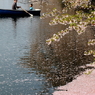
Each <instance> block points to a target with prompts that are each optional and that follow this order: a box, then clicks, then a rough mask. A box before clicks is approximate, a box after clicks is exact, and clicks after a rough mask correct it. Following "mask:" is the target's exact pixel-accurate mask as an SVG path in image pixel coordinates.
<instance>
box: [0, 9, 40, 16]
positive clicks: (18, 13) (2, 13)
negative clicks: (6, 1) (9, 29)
mask: <svg viewBox="0 0 95 95" xmlns="http://www.w3.org/2000/svg"><path fill="white" fill-rule="evenodd" d="M26 11H27V12H26ZM26 11H24V10H11V9H0V17H6V16H7V17H13V16H15V17H19V16H29V14H32V15H33V16H40V12H41V10H40V9H35V10H26Z"/></svg>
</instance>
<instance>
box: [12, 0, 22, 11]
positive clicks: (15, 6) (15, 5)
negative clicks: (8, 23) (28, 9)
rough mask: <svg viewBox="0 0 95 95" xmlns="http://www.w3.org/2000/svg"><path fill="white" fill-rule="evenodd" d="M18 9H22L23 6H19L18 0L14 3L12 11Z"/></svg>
mask: <svg viewBox="0 0 95 95" xmlns="http://www.w3.org/2000/svg"><path fill="white" fill-rule="evenodd" d="M17 8H21V6H17V0H14V3H13V5H12V9H13V10H16V9H17Z"/></svg>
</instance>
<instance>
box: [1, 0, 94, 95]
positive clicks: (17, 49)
mask: <svg viewBox="0 0 95 95" xmlns="http://www.w3.org/2000/svg"><path fill="white" fill-rule="evenodd" d="M32 2H33V1H32ZM12 3H13V0H3V1H0V8H5V6H6V8H8V9H11V5H12ZM33 3H34V8H41V9H42V12H47V11H50V10H51V9H53V8H54V7H57V8H58V9H59V10H61V7H59V5H60V2H57V0H48V1H47V0H46V1H45V0H40V1H38V0H37V2H33ZM29 4H30V3H29V2H28V1H27V0H21V1H20V0H19V2H18V5H21V6H22V7H24V8H25V9H29ZM50 19H51V18H48V19H40V17H38V16H35V17H33V18H31V17H23V18H11V17H10V18H0V95H52V92H53V91H54V90H55V88H56V87H58V86H60V85H65V84H66V83H68V82H70V81H72V80H73V79H74V76H76V75H77V74H79V73H80V72H81V71H82V70H83V69H82V68H79V66H81V65H82V64H85V63H90V62H92V61H93V57H92V56H86V57H85V56H84V51H85V50H87V49H89V48H88V45H87V41H88V40H89V39H91V38H94V34H95V33H94V32H93V31H92V32H89V31H88V32H86V33H84V34H82V35H78V34H77V33H76V32H75V31H72V32H71V33H69V34H67V35H66V36H64V38H63V39H61V41H60V42H58V43H54V44H52V45H50V46H48V45H47V44H46V39H48V38H49V37H52V35H53V34H54V33H57V32H58V31H60V30H61V29H63V28H65V27H63V26H62V25H57V26H49V25H48V23H49V21H50ZM88 35H89V36H88Z"/></svg>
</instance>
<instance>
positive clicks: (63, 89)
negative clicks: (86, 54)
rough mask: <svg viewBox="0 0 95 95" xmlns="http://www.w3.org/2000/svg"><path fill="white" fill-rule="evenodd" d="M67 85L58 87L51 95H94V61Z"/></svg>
mask: <svg viewBox="0 0 95 95" xmlns="http://www.w3.org/2000/svg"><path fill="white" fill-rule="evenodd" d="M87 66H88V67H89V69H87V70H86V71H85V72H83V74H82V75H80V76H78V77H77V78H76V79H75V80H73V81H72V82H70V83H68V84H67V85H64V86H60V87H58V88H57V89H58V90H57V91H55V92H54V93H53V95H95V63H93V64H87Z"/></svg>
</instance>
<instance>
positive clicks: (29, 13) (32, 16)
mask: <svg viewBox="0 0 95 95" xmlns="http://www.w3.org/2000/svg"><path fill="white" fill-rule="evenodd" d="M21 9H22V10H23V11H25V12H26V13H27V14H29V15H30V16H31V17H33V15H32V14H30V13H29V12H27V11H26V10H24V9H23V8H21Z"/></svg>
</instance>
